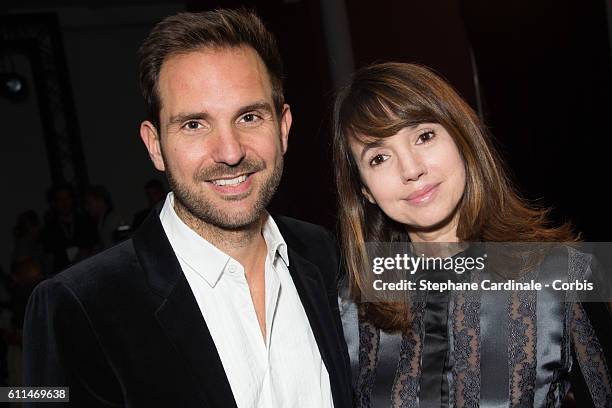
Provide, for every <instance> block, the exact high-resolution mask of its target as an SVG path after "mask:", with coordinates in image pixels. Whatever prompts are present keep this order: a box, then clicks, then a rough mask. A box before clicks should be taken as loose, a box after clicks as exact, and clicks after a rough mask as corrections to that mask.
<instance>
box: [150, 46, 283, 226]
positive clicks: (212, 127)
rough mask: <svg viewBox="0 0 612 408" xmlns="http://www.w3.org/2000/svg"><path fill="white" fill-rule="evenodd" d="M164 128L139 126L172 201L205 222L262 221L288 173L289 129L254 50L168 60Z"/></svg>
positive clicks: (162, 90) (163, 79)
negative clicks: (285, 158) (285, 159)
mask: <svg viewBox="0 0 612 408" xmlns="http://www.w3.org/2000/svg"><path fill="white" fill-rule="evenodd" d="M158 83H159V86H158V90H159V95H160V100H161V111H160V129H159V130H157V129H155V128H154V127H153V125H152V124H151V123H150V122H143V124H142V125H141V137H142V138H143V141H144V142H145V144H146V145H147V148H148V150H149V154H150V156H151V159H152V160H153V163H154V164H155V167H156V168H157V169H158V170H161V171H165V172H166V175H167V177H168V182H169V184H170V187H171V189H172V190H173V191H174V194H175V198H176V200H177V201H178V202H179V204H181V205H182V206H183V207H184V208H185V209H187V210H188V211H189V212H190V213H191V214H192V215H194V216H196V217H197V218H199V219H200V220H201V221H204V222H206V223H208V224H212V225H215V226H217V227H220V228H224V229H236V228H241V227H244V226H246V225H249V224H252V223H253V222H255V221H257V220H258V219H259V217H260V216H261V214H262V211H263V210H264V208H265V207H266V205H267V204H268V202H269V201H270V199H271V198H272V196H273V194H274V192H275V190H276V187H277V186H278V183H279V182H280V178H281V175H282V170H283V155H284V153H285V151H286V150H287V136H288V133H289V128H290V126H291V113H290V110H289V106H288V105H285V106H284V108H283V111H282V113H281V117H280V118H279V117H278V115H277V114H276V112H275V110H274V105H273V101H272V85H271V82H270V78H269V76H268V73H267V70H266V68H265V65H264V64H263V62H262V61H261V58H260V57H259V56H258V55H257V53H256V52H255V51H254V50H253V49H252V48H250V47H236V48H220V49H219V48H206V49H202V50H198V51H194V52H189V53H186V54H179V55H175V56H172V57H170V58H168V59H167V60H166V61H165V62H164V63H163V65H162V68H161V71H160V74H159V82H158Z"/></svg>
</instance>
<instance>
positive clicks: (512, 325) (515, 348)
mask: <svg viewBox="0 0 612 408" xmlns="http://www.w3.org/2000/svg"><path fill="white" fill-rule="evenodd" d="M508 303H509V311H508V313H509V317H510V320H509V324H508V334H509V338H510V341H509V342H508V357H509V361H508V363H509V364H508V368H509V370H510V373H509V374H510V377H509V379H510V406H511V407H529V406H533V398H534V391H535V382H536V352H537V349H536V292H535V291H532V292H526V291H518V292H514V293H512V295H511V296H510V298H509V301H508Z"/></svg>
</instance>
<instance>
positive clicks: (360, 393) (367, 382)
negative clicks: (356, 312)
mask: <svg viewBox="0 0 612 408" xmlns="http://www.w3.org/2000/svg"><path fill="white" fill-rule="evenodd" d="M360 317H361V316H360ZM379 345H380V330H379V329H377V328H376V327H374V325H373V324H372V323H370V322H368V321H367V320H365V319H362V318H360V319H359V375H358V377H357V384H356V386H355V394H356V395H355V403H356V406H358V407H363V408H369V407H371V406H372V402H371V398H372V387H373V386H374V379H375V378H376V366H377V365H378V347H379Z"/></svg>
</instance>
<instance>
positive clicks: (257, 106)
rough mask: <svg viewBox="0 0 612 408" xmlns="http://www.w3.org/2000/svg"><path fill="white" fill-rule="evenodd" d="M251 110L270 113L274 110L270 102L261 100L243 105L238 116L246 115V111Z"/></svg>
mask: <svg viewBox="0 0 612 408" xmlns="http://www.w3.org/2000/svg"><path fill="white" fill-rule="evenodd" d="M251 111H264V112H266V113H270V114H271V113H272V112H273V110H272V105H270V104H269V103H268V102H265V101H260V102H255V103H251V104H249V105H246V106H243V107H241V108H240V109H238V115H237V116H240V115H244V114H245V113H247V112H251Z"/></svg>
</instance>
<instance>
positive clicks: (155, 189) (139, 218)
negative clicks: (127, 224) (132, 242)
mask: <svg viewBox="0 0 612 408" xmlns="http://www.w3.org/2000/svg"><path fill="white" fill-rule="evenodd" d="M144 191H145V196H146V197H147V207H146V208H144V209H142V210H140V211H138V212H137V213H136V214H134V219H133V221H132V231H135V230H136V229H137V228H138V227H139V226H140V224H142V222H143V221H144V219H145V218H146V217H147V215H148V214H149V212H151V209H152V208H153V207H155V204H157V203H159V202H160V201H162V200H163V199H164V198H166V193H167V189H166V186H165V185H164V183H163V182H161V181H160V180H158V179H151V180H149V181H147V183H146V184H145V187H144Z"/></svg>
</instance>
